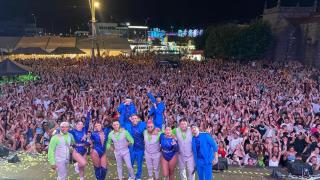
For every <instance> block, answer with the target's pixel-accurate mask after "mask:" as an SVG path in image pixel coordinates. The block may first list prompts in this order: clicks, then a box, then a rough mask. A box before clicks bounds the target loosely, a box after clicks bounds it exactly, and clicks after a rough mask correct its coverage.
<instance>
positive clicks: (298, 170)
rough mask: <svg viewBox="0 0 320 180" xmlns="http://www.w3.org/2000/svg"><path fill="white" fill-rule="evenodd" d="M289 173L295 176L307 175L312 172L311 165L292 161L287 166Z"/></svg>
mask: <svg viewBox="0 0 320 180" xmlns="http://www.w3.org/2000/svg"><path fill="white" fill-rule="evenodd" d="M288 170H289V173H290V174H292V175H296V176H309V175H312V174H313V170H312V167H311V166H310V165H309V164H307V163H292V164H291V166H289V167H288Z"/></svg>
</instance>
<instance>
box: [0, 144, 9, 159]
mask: <svg viewBox="0 0 320 180" xmlns="http://www.w3.org/2000/svg"><path fill="white" fill-rule="evenodd" d="M6 156H9V149H8V148H6V147H4V146H0V157H6Z"/></svg>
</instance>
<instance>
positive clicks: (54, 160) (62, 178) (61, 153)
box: [48, 122, 74, 180]
mask: <svg viewBox="0 0 320 180" xmlns="http://www.w3.org/2000/svg"><path fill="white" fill-rule="evenodd" d="M68 130H69V123H68V122H62V123H61V124H60V131H59V133H57V134H55V135H54V136H53V137H52V138H51V140H50V144H49V150H48V160H49V163H50V165H51V168H52V169H54V170H56V171H57V173H58V178H57V180H66V179H67V176H68V164H69V160H70V150H71V144H73V143H74V139H73V136H72V135H71V134H70V133H69V132H68Z"/></svg>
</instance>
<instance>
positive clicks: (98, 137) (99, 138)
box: [91, 122, 110, 180]
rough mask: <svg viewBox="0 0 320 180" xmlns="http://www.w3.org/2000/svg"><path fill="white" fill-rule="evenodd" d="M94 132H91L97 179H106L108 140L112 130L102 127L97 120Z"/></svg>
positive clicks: (92, 156)
mask: <svg viewBox="0 0 320 180" xmlns="http://www.w3.org/2000/svg"><path fill="white" fill-rule="evenodd" d="M94 130H95V131H94V132H92V133H91V142H92V145H93V146H92V149H91V159H92V163H93V166H94V171H95V175H96V178H97V180H104V179H105V178H106V175H107V155H106V148H105V147H106V142H107V139H108V135H109V132H110V128H104V129H102V125H101V123H99V122H96V123H95V125H94Z"/></svg>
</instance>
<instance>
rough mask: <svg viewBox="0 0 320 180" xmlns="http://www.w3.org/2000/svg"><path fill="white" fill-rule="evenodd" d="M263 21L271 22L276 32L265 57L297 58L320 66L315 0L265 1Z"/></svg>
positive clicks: (318, 17)
mask: <svg viewBox="0 0 320 180" xmlns="http://www.w3.org/2000/svg"><path fill="white" fill-rule="evenodd" d="M288 2H289V3H288ZM292 2H294V3H295V4H292ZM290 3H291V4H290ZM263 20H265V21H268V22H269V23H270V24H271V27H272V31H273V33H274V34H275V43H274V47H273V48H272V50H271V51H270V52H268V54H267V57H269V58H272V59H275V60H277V61H287V60H298V61H301V62H302V63H304V64H306V65H316V66H320V42H319V40H320V8H319V6H318V0H288V1H287V2H286V1H284V0H275V1H271V0H270V1H266V3H265V7H264V12H263Z"/></svg>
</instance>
